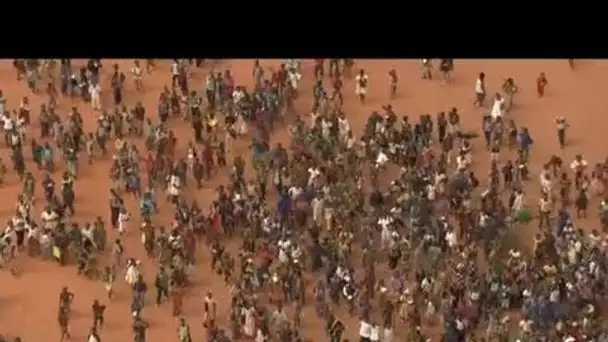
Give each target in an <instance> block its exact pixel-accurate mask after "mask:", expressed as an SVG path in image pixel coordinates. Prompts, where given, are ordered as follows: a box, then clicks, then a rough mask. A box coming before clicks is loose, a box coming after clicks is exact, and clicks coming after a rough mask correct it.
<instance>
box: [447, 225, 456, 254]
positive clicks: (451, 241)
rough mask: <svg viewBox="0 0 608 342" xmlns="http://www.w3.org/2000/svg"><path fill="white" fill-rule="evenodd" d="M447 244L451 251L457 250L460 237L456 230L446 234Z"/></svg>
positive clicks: (450, 230)
mask: <svg viewBox="0 0 608 342" xmlns="http://www.w3.org/2000/svg"><path fill="white" fill-rule="evenodd" d="M445 242H446V243H447V245H448V247H450V249H452V250H453V249H455V248H456V246H458V236H457V235H456V232H455V231H454V229H449V230H448V231H447V232H446V233H445Z"/></svg>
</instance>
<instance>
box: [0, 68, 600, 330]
mask: <svg viewBox="0 0 608 342" xmlns="http://www.w3.org/2000/svg"><path fill="white" fill-rule="evenodd" d="M112 62H114V61H104V63H105V66H106V67H105V70H104V71H103V75H104V77H102V79H103V83H102V87H103V88H104V89H105V90H107V89H109V80H110V72H109V70H108V69H110V68H109V65H110V64H111V63H112ZM115 62H117V63H118V64H119V65H120V66H121V69H122V70H123V71H125V73H126V72H127V71H128V70H129V69H130V67H131V64H132V61H131V60H119V61H115ZM78 63H83V61H80V62H77V63H76V64H78ZM278 64H279V62H278V61H263V65H264V66H265V67H275V68H276V67H277V66H278ZM216 68H217V69H221V70H223V69H226V68H229V69H231V70H232V72H233V74H234V75H235V79H236V81H237V84H246V85H250V86H251V85H252V77H251V71H252V61H251V60H224V61H221V62H220V63H219V64H217V66H216ZM359 68H364V69H365V71H366V72H367V73H368V75H369V77H370V88H369V98H368V101H367V102H366V104H365V105H361V104H360V103H359V101H358V99H357V98H356V96H355V93H354V87H355V86H354V81H353V80H352V79H348V80H346V81H345V90H344V95H345V101H346V104H345V112H346V114H347V115H348V116H349V118H350V121H351V125H352V126H353V129H354V131H355V132H356V133H357V132H361V130H362V128H363V125H364V122H365V119H366V118H367V116H368V115H369V114H370V113H371V112H372V111H374V110H379V109H380V108H381V106H382V105H385V104H389V103H390V104H392V106H393V108H394V109H395V111H396V113H397V114H398V115H409V116H410V118H412V119H414V118H416V117H417V116H418V115H421V114H426V113H429V114H432V115H433V116H435V114H436V113H437V112H438V111H445V110H447V109H449V108H450V107H457V108H458V109H459V110H460V112H461V113H462V119H463V124H464V126H465V128H466V129H470V130H477V131H480V127H481V116H482V113H483V112H482V110H480V109H476V108H474V107H473V99H474V84H475V79H476V77H477V74H478V73H479V72H482V71H483V72H485V73H486V75H487V87H488V88H487V92H488V97H490V96H491V94H493V93H494V92H496V91H500V89H501V85H502V82H503V80H504V79H505V78H507V77H513V78H514V79H515V82H516V84H517V85H518V86H519V89H520V93H519V96H518V97H517V98H516V104H517V107H516V108H515V109H514V110H513V111H512V112H510V113H509V116H508V118H513V119H515V120H516V122H517V124H518V125H523V126H526V127H528V128H529V129H530V132H531V133H532V136H533V138H534V140H535V143H534V146H533V149H532V153H531V160H532V165H531V169H532V172H533V175H532V181H531V182H530V183H529V186H528V187H527V188H526V192H527V194H528V200H527V202H528V204H529V205H530V206H535V205H536V198H537V194H538V186H537V183H538V181H537V179H538V177H537V174H538V171H539V169H540V166H541V165H542V163H544V162H545V161H547V160H548V159H549V157H550V156H551V155H552V154H559V155H563V156H564V157H563V159H564V160H565V161H567V162H568V163H569V162H570V161H571V160H572V158H573V156H574V155H576V154H579V153H580V154H583V155H584V156H585V158H586V159H587V161H588V162H589V163H595V162H596V161H599V160H602V159H604V158H605V157H606V154H605V152H604V151H603V143H604V142H606V141H608V137H607V136H606V133H605V129H606V128H605V127H606V126H605V125H606V123H608V116H607V115H606V114H607V113H606V112H607V111H608V97H607V96H606V95H605V94H604V93H603V91H602V88H601V85H602V84H603V82H604V81H605V80H606V78H607V77H608V62H605V61H593V60H585V61H579V62H578V65H577V67H576V70H574V71H572V70H570V69H569V67H568V64H567V62H566V61H565V60H562V61H560V60H551V61H545V60H487V61H484V60H457V61H456V62H455V72H454V78H453V82H452V83H451V84H449V85H441V83H440V82H439V81H437V80H432V81H429V80H422V79H421V77H420V74H421V73H420V64H419V61H418V60H357V61H356V65H355V68H354V70H358V69H359ZM391 68H395V69H396V70H397V72H398V75H399V80H400V84H399V90H398V98H397V99H396V100H393V101H390V100H389V94H388V84H389V81H388V75H387V72H388V70H389V69H391ZM312 69H313V62H312V61H310V60H308V61H305V62H304V80H303V81H302V83H301V93H302V96H300V98H299V100H298V103H297V105H296V108H297V110H298V113H299V114H300V115H302V116H304V115H308V111H309V109H310V106H311V104H312ZM208 70H209V68H201V69H197V70H196V71H195V73H196V74H195V75H193V79H192V80H191V83H190V84H191V87H192V88H194V89H199V90H201V91H202V89H203V86H204V83H203V80H204V76H205V73H206V72H207V71H208ZM541 71H542V72H545V73H546V74H547V77H548V80H549V87H548V90H547V94H546V97H545V98H542V99H539V98H537V96H536V88H535V87H536V84H535V81H536V77H537V76H538V74H539V73H540V72H541ZM170 82H171V76H170V72H169V62H168V61H165V62H158V63H157V69H156V70H155V71H154V72H152V73H151V74H149V75H146V76H145V78H144V86H145V91H144V92H143V93H139V92H137V91H136V90H135V87H134V85H133V83H132V81H131V80H130V79H129V81H128V84H127V86H126V94H125V96H124V98H125V101H126V104H127V105H128V106H132V105H133V104H134V103H135V102H136V101H142V102H143V103H144V105H145V106H146V107H147V108H148V113H147V114H148V115H151V116H152V117H153V119H155V120H156V117H155V115H156V103H157V99H158V94H159V92H160V91H161V90H162V88H163V86H164V85H168V84H170ZM327 86H328V87H329V84H328V85H327ZM0 89H2V90H3V91H4V93H5V95H6V97H7V99H8V108H11V109H12V108H17V107H18V106H19V102H20V100H21V98H22V97H23V96H28V97H30V100H31V102H32V103H33V105H32V109H33V114H34V115H35V114H36V112H37V109H38V108H39V106H40V104H41V103H42V102H45V101H46V96H45V95H43V94H37V95H34V94H31V93H29V91H28V89H27V86H26V84H25V82H24V81H17V80H16V75H15V72H14V70H13V68H12V66H11V62H10V61H2V62H0ZM107 93H108V92H107V91H106V94H107ZM105 103H107V104H108V105H109V103H110V98H109V96H108V95H106V99H105ZM71 106H78V108H79V110H80V111H81V112H82V113H83V114H84V118H85V121H86V129H87V130H89V131H90V130H92V129H93V128H94V127H95V119H96V114H94V112H93V111H92V110H91V109H90V107H89V105H88V104H86V103H83V102H82V101H80V100H79V99H76V100H71V99H64V98H62V99H60V110H59V112H60V113H62V114H64V115H65V114H66V113H67V111H68V110H69V109H70V107H71ZM556 116H565V117H566V118H567V120H568V121H569V123H570V125H571V128H570V130H569V132H568V147H567V148H566V150H565V151H563V152H560V151H559V148H558V144H557V138H556V133H555V124H554V119H555V117H556ZM291 119H293V118H291ZM288 121H289V120H288ZM171 127H172V129H174V130H176V132H177V133H178V134H177V136H178V139H179V145H180V147H181V149H182V151H181V153H183V150H185V145H186V144H187V142H188V141H189V140H190V139H191V137H192V133H191V130H190V128H189V127H188V125H187V124H186V123H184V122H180V121H179V120H177V121H175V119H174V121H173V122H171ZM30 136H33V137H36V136H38V132H37V128H33V129H32V131H31V134H30ZM287 140H288V136H287V134H286V129H285V127H283V128H280V129H279V130H278V131H277V132H275V133H274V135H273V141H275V142H284V143H286V142H287ZM248 143H249V141H248V140H247V139H241V140H240V141H238V142H237V143H236V146H235V148H234V151H235V152H234V153H235V154H242V155H245V154H248V153H249V152H248ZM474 148H475V149H476V151H477V152H476V153H475V154H474V164H475V166H474V169H475V171H476V173H477V174H478V175H479V177H480V179H482V182H485V181H486V180H485V178H487V176H486V175H487V167H488V159H489V158H488V157H487V153H486V152H485V151H484V148H483V147H482V142H481V141H480V139H477V141H476V142H475V147H474ZM0 153H1V155H2V158H3V159H4V160H5V161H7V163H8V162H9V160H10V159H9V157H10V155H9V151H8V149H7V148H6V146H2V149H1V152H0ZM503 154H504V157H503V156H501V158H504V159H506V158H513V156H508V152H505V153H503ZM26 155H27V152H26ZM247 160H249V158H247ZM59 164H60V165H59V166H58V167H59V170H58V172H57V173H56V174H55V177H56V178H57V179H58V177H59V174H60V172H61V171H63V169H64V168H65V165H63V164H62V163H59ZM108 168H109V162H108V161H97V162H96V163H95V164H94V165H93V166H89V165H84V163H83V162H81V175H80V177H79V179H78V181H77V183H76V203H77V206H76V212H77V214H76V216H75V218H74V219H75V220H76V221H78V222H87V221H91V220H93V219H94V218H95V217H96V216H101V217H102V218H104V219H106V220H107V219H108V215H109V214H108V209H107V201H108V188H109V181H108ZM31 169H32V170H35V168H31ZM227 174H228V173H227V172H218V174H216V175H215V177H214V178H213V180H212V181H210V182H208V183H207V184H206V186H205V188H204V189H202V190H200V191H195V190H190V191H191V193H190V194H189V195H190V197H191V198H196V199H197V200H198V201H199V203H200V204H202V205H203V206H206V205H208V204H209V203H210V201H212V200H213V198H214V189H215V188H216V186H217V185H219V184H222V183H225V182H226V181H227ZM35 175H36V179H37V181H38V182H40V179H41V175H40V173H38V171H36V172H35ZM386 178H387V179H390V177H386ZM19 190H20V184H19V181H18V178H17V176H16V175H14V174H9V175H8V176H7V177H6V184H5V185H4V188H3V189H1V192H2V196H1V197H0V212H1V214H2V218H1V219H4V220H8V219H9V218H10V215H11V213H12V211H13V208H14V200H15V198H16V196H17V194H18V192H19ZM38 190H39V189H38ZM594 201H595V202H592V203H591V208H594V207H595V204H596V203H597V199H595V200H594ZM127 203H128V206H129V208H130V211H131V212H132V213H133V214H135V216H137V212H138V211H137V203H136V201H135V200H134V199H128V200H127ZM159 204H160V206H161V213H160V214H159V215H157V217H156V218H155V220H156V221H157V222H158V223H160V222H164V224H165V225H166V224H168V222H169V216H170V215H171V214H172V212H171V210H170V208H169V206H168V205H167V204H166V203H164V200H163V199H159ZM39 206H40V205H39ZM39 210H40V208H36V209H35V211H34V212H33V214H34V215H38V212H39ZM590 216H593V215H590ZM580 225H581V226H582V227H583V228H586V229H591V228H592V227H597V223H596V220H595V218H594V217H591V218H589V219H587V221H586V222H585V221H581V224H580ZM130 230H131V231H130V234H129V235H128V236H127V238H126V243H125V245H126V255H127V256H133V257H136V258H139V259H140V260H142V261H143V265H144V273H145V276H146V278H147V281H148V284H149V285H150V286H151V287H152V284H153V277H154V274H155V271H156V270H155V268H154V264H153V263H152V262H151V261H150V260H148V259H147V258H146V257H145V256H144V252H143V247H142V246H141V245H140V243H139V241H138V232H137V230H138V221H137V219H135V220H133V221H132V222H131V224H130ZM536 230H537V229H536V225H535V224H533V223H532V224H529V225H527V226H525V227H519V228H517V231H515V232H513V234H512V235H513V237H514V238H516V239H519V240H520V242H521V243H524V244H528V243H529V242H530V237H531V236H532V235H533V234H535V232H536ZM110 234H111V236H115V233H114V232H110ZM198 256H199V260H198V266H197V267H196V269H195V270H194V271H193V278H194V279H193V281H194V286H193V288H191V289H190V290H189V292H188V294H187V300H186V302H185V307H184V316H185V317H186V318H187V320H188V322H189V324H190V326H191V331H192V335H193V338H194V340H201V339H203V338H204V328H203V327H202V324H201V322H202V314H203V309H202V307H203V305H202V303H203V296H204V293H205V292H206V291H207V290H212V291H213V293H214V294H215V296H216V297H217V298H218V301H219V313H220V321H225V318H226V316H227V313H228V308H229V307H228V299H229V293H228V287H227V286H226V285H225V284H224V283H223V282H222V281H221V280H220V279H219V278H218V277H217V276H216V275H214V274H211V273H210V272H209V268H208V265H207V262H208V260H209V255H208V252H207V250H206V248H204V247H202V246H201V248H199V249H198ZM13 266H14V267H15V268H17V269H18V273H19V275H18V276H12V275H11V274H10V273H9V272H7V271H5V270H0V284H2V287H1V290H0V333H1V334H5V335H10V336H22V337H23V338H24V341H42V340H47V339H49V338H51V339H54V338H59V330H58V328H57V323H56V314H57V304H58V292H59V290H60V289H61V287H62V286H68V287H69V288H70V290H71V291H72V292H74V293H75V295H76V297H75V300H74V303H73V311H74V314H73V318H72V321H71V334H72V340H73V341H78V340H81V341H82V340H83V339H84V338H85V337H86V335H87V333H88V330H89V327H90V326H91V321H92V316H91V309H90V305H91V302H92V301H93V299H96V298H97V299H100V300H101V302H102V303H103V304H106V305H108V309H107V311H106V320H107V322H106V326H105V327H104V328H103V330H102V331H101V336H102V339H104V340H107V341H125V340H128V339H130V338H131V336H132V333H131V327H130V322H131V319H130V309H129V305H130V289H129V288H128V287H127V286H126V285H125V284H124V282H123V281H122V275H119V277H118V281H117V294H116V298H114V299H113V300H112V301H111V302H109V301H108V300H106V298H105V294H104V291H103V286H102V284H101V283H95V282H93V281H90V280H87V279H85V278H81V277H79V276H77V275H76V271H75V269H74V267H70V266H68V267H65V268H61V267H59V266H58V265H56V264H54V263H50V262H48V263H45V262H41V261H35V260H31V259H27V257H26V256H18V257H17V259H16V260H14V261H13ZM148 302H149V303H150V302H151V300H150V299H148ZM342 316H344V315H342ZM144 317H145V318H146V319H147V320H148V321H149V322H150V329H149V331H148V339H149V340H150V341H153V342H155V341H158V342H160V341H170V340H174V339H176V338H177V337H176V328H177V320H176V319H175V318H173V317H171V313H170V308H169V307H168V305H167V304H165V305H163V306H161V307H153V306H152V305H150V306H149V307H147V308H146V309H145V310H144ZM343 319H344V320H345V322H347V323H348V324H347V327H348V328H347V335H348V337H351V338H353V340H354V339H355V338H356V335H357V331H358V324H357V323H356V321H355V320H354V319H350V318H347V317H343ZM303 324H304V329H303V330H302V332H303V333H304V335H305V336H306V337H308V338H315V337H316V338H317V340H318V339H319V338H320V339H322V340H323V339H325V337H324V336H325V335H324V332H323V325H322V322H320V321H319V320H318V319H317V318H316V316H315V315H314V313H313V311H312V309H310V308H308V309H306V310H305V312H304V323H303Z"/></svg>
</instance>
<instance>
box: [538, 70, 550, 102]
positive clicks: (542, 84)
mask: <svg viewBox="0 0 608 342" xmlns="http://www.w3.org/2000/svg"><path fill="white" fill-rule="evenodd" d="M547 85H549V81H547V75H545V73H544V72H541V73H540V74H539V75H538V77H537V78H536V94H537V95H538V97H539V98H540V97H543V96H545V88H546V87H547Z"/></svg>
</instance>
